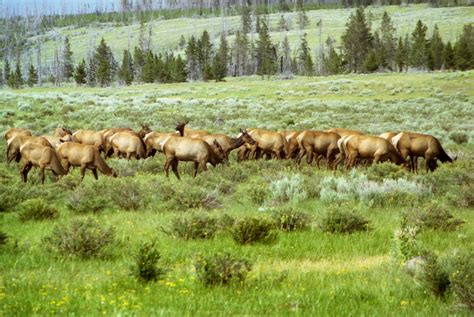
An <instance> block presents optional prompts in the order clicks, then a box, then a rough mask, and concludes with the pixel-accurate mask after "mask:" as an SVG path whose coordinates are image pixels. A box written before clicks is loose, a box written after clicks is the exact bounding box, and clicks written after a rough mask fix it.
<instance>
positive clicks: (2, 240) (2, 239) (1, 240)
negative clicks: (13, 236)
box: [0, 231, 8, 247]
mask: <svg viewBox="0 0 474 317" xmlns="http://www.w3.org/2000/svg"><path fill="white" fill-rule="evenodd" d="M7 241H8V235H7V234H6V233H5V232H3V231H0V247H2V246H4V245H5V244H7Z"/></svg>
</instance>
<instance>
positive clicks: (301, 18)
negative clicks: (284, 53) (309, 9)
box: [296, 8, 309, 30]
mask: <svg viewBox="0 0 474 317" xmlns="http://www.w3.org/2000/svg"><path fill="white" fill-rule="evenodd" d="M296 24H298V26H299V28H300V30H304V29H306V28H307V27H308V26H309V18H308V16H307V15H306V11H305V9H304V8H301V10H299V11H298V16H297V20H296Z"/></svg>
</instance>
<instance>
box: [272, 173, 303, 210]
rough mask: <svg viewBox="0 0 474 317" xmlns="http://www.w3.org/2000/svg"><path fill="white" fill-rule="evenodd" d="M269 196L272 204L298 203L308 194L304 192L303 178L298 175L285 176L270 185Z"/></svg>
mask: <svg viewBox="0 0 474 317" xmlns="http://www.w3.org/2000/svg"><path fill="white" fill-rule="evenodd" d="M269 188H270V196H271V201H272V203H274V204H281V203H287V202H290V201H292V202H298V201H301V200H304V199H306V197H307V196H308V193H307V192H306V191H305V190H304V186H303V178H302V176H301V175H300V174H296V175H292V176H291V177H288V176H285V177H283V178H281V179H279V180H275V181H272V182H271V183H270V186H269Z"/></svg>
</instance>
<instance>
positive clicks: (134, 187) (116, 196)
mask: <svg viewBox="0 0 474 317" xmlns="http://www.w3.org/2000/svg"><path fill="white" fill-rule="evenodd" d="M143 190H144V189H143V188H141V186H140V184H139V183H138V182H136V181H133V180H131V179H130V178H122V179H115V180H113V182H112V196H113V199H112V201H113V202H114V204H115V205H117V207H119V208H120V209H123V210H138V209H140V208H141V207H143V206H144V205H145V199H144V195H143V194H142V192H143Z"/></svg>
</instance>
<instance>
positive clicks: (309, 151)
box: [296, 131, 341, 169]
mask: <svg viewBox="0 0 474 317" xmlns="http://www.w3.org/2000/svg"><path fill="white" fill-rule="evenodd" d="M340 138H341V137H340V136H339V135H338V134H337V133H334V132H324V131H303V132H301V133H300V134H299V135H298V137H297V138H296V139H297V141H298V146H299V154H298V156H297V158H296V162H297V163H300V162H301V159H302V158H303V157H304V156H305V155H307V158H306V160H307V162H308V164H311V163H312V162H313V155H314V154H315V155H316V164H317V166H318V168H320V166H319V162H320V160H321V158H322V157H325V158H326V160H327V162H328V168H329V167H331V166H332V168H333V169H334V168H337V165H336V164H333V163H334V160H335V158H336V154H338V153H339V148H338V146H337V141H338V140H339V139H340Z"/></svg>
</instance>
